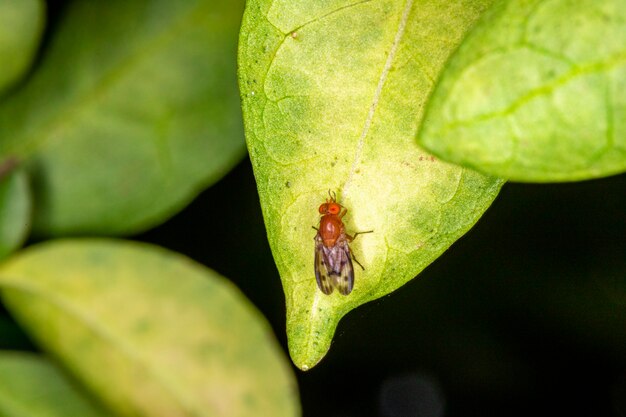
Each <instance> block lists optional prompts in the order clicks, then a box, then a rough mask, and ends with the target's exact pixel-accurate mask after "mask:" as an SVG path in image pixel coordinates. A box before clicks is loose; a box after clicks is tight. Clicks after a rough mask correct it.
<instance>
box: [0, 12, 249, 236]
mask: <svg viewBox="0 0 626 417" xmlns="http://www.w3.org/2000/svg"><path fill="white" fill-rule="evenodd" d="M242 9H243V1H241V0H239V1H235V2H232V1H225V0H224V1H219V2H215V1H213V0H193V1H188V0H178V1H169V0H168V1H166V0H154V1H115V2H111V1H104V0H97V1H87V2H84V1H82V2H81V1H75V2H71V3H70V4H69V5H68V7H67V8H66V9H64V13H63V16H62V19H61V21H60V22H59V23H58V27H57V31H56V32H55V33H54V34H53V38H52V39H51V41H50V45H49V48H48V49H47V50H46V52H45V54H44V56H43V58H42V62H41V65H40V66H39V67H38V71H37V72H36V73H35V74H33V77H32V79H31V80H30V82H29V83H28V84H27V85H26V86H25V88H23V89H22V90H20V91H19V92H18V93H17V94H16V95H15V96H13V97H11V99H10V100H8V101H7V102H6V103H4V105H1V106H0V155H10V156H13V157H16V158H18V159H20V160H23V161H25V162H26V163H27V164H28V168H29V170H30V172H31V173H32V177H33V181H34V183H33V189H34V193H35V195H34V198H35V201H36V202H37V204H36V211H35V219H34V228H35V231H36V232H38V233H39V234H47V235H49V234H79V233H81V234H84V233H101V234H126V233H132V232H137V231H139V230H143V229H146V228H149V227H151V226H153V225H155V224H158V223H159V222H161V221H163V220H164V219H166V218H167V217H169V216H171V215H172V214H174V213H175V212H176V211H178V210H179V209H181V208H182V207H184V206H185V205H186V204H187V203H189V201H190V200H191V199H192V198H194V197H195V196H196V195H197V194H198V193H199V192H200V191H201V190H202V189H204V188H205V187H206V186H208V185H209V184H211V183H213V182H215V181H217V180H218V179H219V178H221V177H222V176H223V175H224V174H225V173H226V172H227V171H228V170H229V169H230V168H231V167H233V166H234V165H235V164H236V163H237V162H238V161H239V160H240V159H241V157H242V156H243V155H244V153H245V147H244V141H243V128H242V123H241V109H240V107H239V97H238V93H237V83H236V75H235V69H236V68H235V57H236V45H237V33H238V26H239V21H240V18H241V13H242Z"/></svg>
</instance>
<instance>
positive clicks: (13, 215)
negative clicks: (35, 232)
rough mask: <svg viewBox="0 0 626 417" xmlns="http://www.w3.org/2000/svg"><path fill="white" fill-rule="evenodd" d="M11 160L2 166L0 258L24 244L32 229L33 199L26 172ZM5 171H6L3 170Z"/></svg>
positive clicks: (0, 171)
mask: <svg viewBox="0 0 626 417" xmlns="http://www.w3.org/2000/svg"><path fill="white" fill-rule="evenodd" d="M11 165H12V163H11V161H9V163H8V164H5V166H4V167H5V169H4V170H3V169H2V167H0V259H2V258H4V257H5V256H7V255H8V254H10V253H11V252H13V251H14V250H15V249H17V248H18V247H19V246H21V245H22V243H23V241H24V239H26V235H27V234H28V232H29V230H30V212H31V200H30V194H29V190H28V184H27V180H26V174H25V173H24V172H23V171H21V170H18V171H14V168H15V167H12V166H11ZM2 171H4V172H2Z"/></svg>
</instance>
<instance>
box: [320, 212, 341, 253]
mask: <svg viewBox="0 0 626 417" xmlns="http://www.w3.org/2000/svg"><path fill="white" fill-rule="evenodd" d="M343 233H344V230H343V222H342V221H341V219H340V218H339V217H338V216H336V215H334V214H326V215H324V216H322V218H321V219H320V229H319V234H320V236H321V237H322V240H323V241H324V246H326V247H331V246H334V245H335V243H336V242H337V239H339V237H340V236H341V235H342V234H343Z"/></svg>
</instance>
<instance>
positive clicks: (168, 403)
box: [0, 239, 299, 417]
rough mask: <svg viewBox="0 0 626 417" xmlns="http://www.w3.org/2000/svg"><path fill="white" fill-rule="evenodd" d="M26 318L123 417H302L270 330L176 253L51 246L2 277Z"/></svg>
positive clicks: (17, 313) (223, 285)
mask: <svg viewBox="0 0 626 417" xmlns="http://www.w3.org/2000/svg"><path fill="white" fill-rule="evenodd" d="M0 288H1V289H2V297H3V300H4V302H5V304H6V306H7V308H8V309H9V311H10V312H11V313H12V314H13V315H14V317H15V318H16V320H17V321H18V322H19V323H20V324H21V325H22V326H23V327H24V329H26V330H27V331H28V332H29V333H30V334H31V335H32V336H33V337H34V339H35V340H36V341H37V342H38V343H39V344H40V345H41V346H42V347H44V348H45V349H46V350H48V351H50V352H52V353H53V355H54V356H55V357H56V358H58V359H59V360H60V361H61V362H62V363H63V364H64V365H65V366H66V367H67V368H68V369H69V370H70V371H71V372H72V373H73V374H74V375H75V377H76V378H77V379H79V380H80V381H81V382H82V383H84V384H85V385H86V386H87V387H88V388H89V389H90V390H91V391H92V392H94V393H96V394H98V395H99V396H100V397H101V399H102V400H103V402H105V403H106V404H108V405H109V406H110V408H111V409H112V410H115V411H116V412H118V413H119V414H120V415H124V416H138V415H141V416H151V417H158V416H164V417H171V416H194V417H203V416H277V417H279V416H295V415H299V411H298V407H299V406H298V404H297V392H296V386H295V381H294V375H293V373H292V371H291V369H290V367H289V364H288V362H287V361H286V358H285V357H284V355H283V353H282V351H281V349H280V347H279V345H278V344H277V342H276V340H275V339H274V337H273V336H272V332H271V329H270V327H269V325H268V324H267V323H266V322H265V320H264V318H263V317H262V315H261V314H260V313H259V312H258V311H257V310H256V309H255V308H254V307H253V306H252V305H251V304H250V302H249V301H248V300H247V299H246V298H245V297H244V296H243V295H242V294H241V293H240V292H239V291H238V290H237V289H236V288H235V287H234V286H233V285H232V284H231V283H230V282H229V281H228V280H226V279H224V278H222V277H220V276H219V275H217V274H216V273H215V272H213V271H211V270H209V269H207V268H205V267H203V266H202V265H199V264H196V263H194V262H193V261H191V260H189V259H187V258H185V257H183V256H180V255H178V254H176V253H172V252H169V251H166V250H164V249H160V248H158V247H153V246H148V245H144V244H137V243H131V242H124V241H115V240H81V239H76V240H61V241H50V242H49V243H44V244H41V245H37V246H34V247H31V248H29V249H27V250H26V251H24V252H22V253H21V254H18V255H17V256H15V257H14V258H11V259H10V260H9V261H7V263H6V264H5V265H4V267H3V268H2V269H0Z"/></svg>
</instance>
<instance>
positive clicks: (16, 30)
mask: <svg viewBox="0 0 626 417" xmlns="http://www.w3.org/2000/svg"><path fill="white" fill-rule="evenodd" d="M44 9H45V7H44V1H43V0H19V1H16V0H0V62H2V64H1V65H0V96H1V95H2V94H4V92H5V91H6V90H7V88H9V87H10V86H11V85H12V84H13V83H15V82H16V81H17V80H18V79H19V78H20V77H22V75H23V74H24V73H25V72H26V70H27V69H28V68H29V67H30V65H31V63H32V61H33V59H34V57H35V52H36V51H37V47H38V46H39V41H40V39H41V35H42V33H43V28H44V25H45V10H44Z"/></svg>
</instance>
